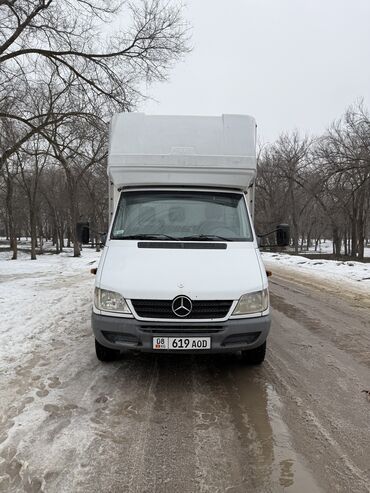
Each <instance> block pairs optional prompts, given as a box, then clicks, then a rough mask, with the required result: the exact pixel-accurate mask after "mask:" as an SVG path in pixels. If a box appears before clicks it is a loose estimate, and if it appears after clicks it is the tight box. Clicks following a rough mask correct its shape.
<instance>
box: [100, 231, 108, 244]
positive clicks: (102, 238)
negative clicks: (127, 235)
mask: <svg viewBox="0 0 370 493" xmlns="http://www.w3.org/2000/svg"><path fill="white" fill-rule="evenodd" d="M106 242H107V233H100V246H102V247H103V246H105V244H106Z"/></svg>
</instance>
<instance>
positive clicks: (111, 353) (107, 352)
mask: <svg viewBox="0 0 370 493" xmlns="http://www.w3.org/2000/svg"><path fill="white" fill-rule="evenodd" d="M95 352H96V357H97V358H98V360H99V361H104V362H108V361H114V360H115V359H117V358H118V356H119V351H118V350H116V349H110V348H108V347H105V346H102V345H101V344H100V342H98V341H97V340H96V339H95Z"/></svg>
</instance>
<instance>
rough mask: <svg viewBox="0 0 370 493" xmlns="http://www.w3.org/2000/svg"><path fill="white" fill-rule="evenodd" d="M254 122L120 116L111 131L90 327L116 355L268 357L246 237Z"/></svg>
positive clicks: (258, 272) (265, 312) (259, 274)
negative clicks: (104, 230)
mask: <svg viewBox="0 0 370 493" xmlns="http://www.w3.org/2000/svg"><path fill="white" fill-rule="evenodd" d="M255 148H256V125H255V121H254V119H253V118H252V117H250V116H244V115H223V116H221V117H199V116H146V115H144V114H141V113H123V114H117V115H115V116H114V117H113V119H112V122H111V128H110V147H109V158H108V175H109V180H110V192H109V201H110V228H109V232H108V235H107V240H106V245H105V248H104V251H103V254H102V256H101V259H100V263H99V266H98V270H97V275H96V283H95V296H94V305H93V314H92V327H93V331H94V335H95V343H96V353H97V357H98V358H99V359H100V360H103V361H107V360H111V359H113V358H115V357H116V356H117V355H118V354H119V352H121V351H122V350H127V349H132V350H136V351H148V352H180V351H181V352H196V353H211V352H214V353H215V352H236V351H242V355H243V356H245V357H246V359H247V360H248V361H250V362H251V363H256V364H258V363H261V362H262V361H263V359H264V356H265V350H266V338H267V335H268V332H269V329H270V308H269V296H268V283H267V277H266V271H265V268H264V266H263V263H262V260H261V256H260V253H259V250H258V245H257V239H256V235H255V232H254V229H253V221H252V219H253V205H254V182H255V177H256V150H255Z"/></svg>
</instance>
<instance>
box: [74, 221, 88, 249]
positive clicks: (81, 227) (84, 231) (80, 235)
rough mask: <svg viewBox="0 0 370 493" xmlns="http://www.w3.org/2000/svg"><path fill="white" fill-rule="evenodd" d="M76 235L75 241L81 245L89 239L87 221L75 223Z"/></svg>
mask: <svg viewBox="0 0 370 493" xmlns="http://www.w3.org/2000/svg"><path fill="white" fill-rule="evenodd" d="M76 237H77V241H78V242H79V243H81V244H82V245H86V244H87V243H89V241H90V227H89V223H77V224H76Z"/></svg>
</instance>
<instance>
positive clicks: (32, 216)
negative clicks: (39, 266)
mask: <svg viewBox="0 0 370 493" xmlns="http://www.w3.org/2000/svg"><path fill="white" fill-rule="evenodd" d="M30 230H31V260H36V241H37V226H36V213H35V210H34V206H33V205H31V207H30Z"/></svg>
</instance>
